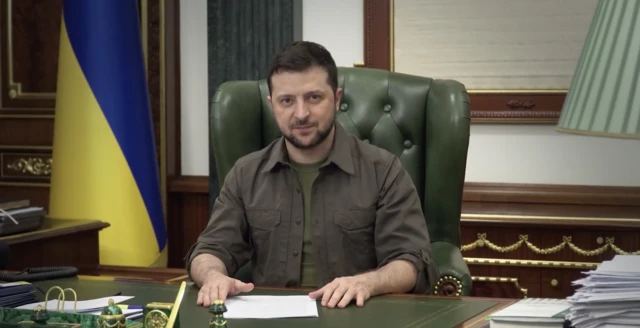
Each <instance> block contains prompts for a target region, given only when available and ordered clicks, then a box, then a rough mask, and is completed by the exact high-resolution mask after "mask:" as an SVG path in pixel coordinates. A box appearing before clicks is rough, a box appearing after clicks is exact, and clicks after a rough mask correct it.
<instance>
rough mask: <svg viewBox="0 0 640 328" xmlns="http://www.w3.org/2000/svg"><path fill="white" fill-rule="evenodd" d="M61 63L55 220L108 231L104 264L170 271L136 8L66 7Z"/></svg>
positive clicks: (121, 2)
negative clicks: (86, 222)
mask: <svg viewBox="0 0 640 328" xmlns="http://www.w3.org/2000/svg"><path fill="white" fill-rule="evenodd" d="M59 56H60V57H59V66H58V87H57V100H56V111H55V123H54V124H55V125H54V141H53V171H52V175H51V193H50V194H51V196H50V204H49V205H50V209H49V214H50V216H51V217H56V218H66V219H80V218H82V219H99V220H102V221H105V222H108V223H110V224H111V226H110V227H108V228H106V229H104V230H103V231H101V232H100V263H101V264H106V265H127V266H151V265H158V263H162V262H165V261H166V259H165V258H166V255H165V254H166V245H167V242H166V230H165V229H166V228H165V222H164V217H163V208H162V198H161V193H160V183H159V174H158V165H157V161H156V151H155V149H154V148H155V147H154V145H155V143H154V135H153V127H152V120H151V112H150V105H149V93H148V90H147V84H146V71H145V65H144V57H143V49H142V41H141V28H140V22H139V13H138V7H137V1H135V0H65V1H64V6H63V14H62V27H61V35H60V53H59ZM78 251H79V252H82V250H81V249H79V250H78ZM160 265H166V264H160Z"/></svg>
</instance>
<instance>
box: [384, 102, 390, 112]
mask: <svg viewBox="0 0 640 328" xmlns="http://www.w3.org/2000/svg"><path fill="white" fill-rule="evenodd" d="M382 110H384V112H385V113H388V112H390V111H391V105H389V104H387V105H384V108H382Z"/></svg>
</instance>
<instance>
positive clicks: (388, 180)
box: [375, 156, 439, 294]
mask: <svg viewBox="0 0 640 328" xmlns="http://www.w3.org/2000/svg"><path fill="white" fill-rule="evenodd" d="M383 177H384V180H383V182H382V188H381V191H380V198H379V201H378V210H377V213H376V230H375V231H376V232H375V244H376V254H377V257H378V259H379V267H382V266H384V265H386V264H388V263H389V262H391V261H395V260H405V261H408V262H410V263H411V264H413V265H414V267H415V268H416V270H417V272H418V275H417V280H416V285H415V286H414V289H413V291H412V293H416V294H430V293H431V290H432V287H433V286H434V284H435V283H436V281H438V278H439V277H438V272H437V269H436V266H435V263H433V261H432V255H431V252H432V250H431V243H430V239H429V231H428V229H427V223H426V220H425V217H424V214H423V211H422V206H421V202H420V197H419V195H418V193H417V191H416V188H415V185H414V184H413V180H411V176H409V174H408V173H407V172H406V170H405V169H404V167H403V166H402V163H400V160H399V159H398V158H397V157H395V156H394V157H393V159H392V160H391V162H390V164H389V165H388V166H387V169H386V172H385V174H384V175H383Z"/></svg>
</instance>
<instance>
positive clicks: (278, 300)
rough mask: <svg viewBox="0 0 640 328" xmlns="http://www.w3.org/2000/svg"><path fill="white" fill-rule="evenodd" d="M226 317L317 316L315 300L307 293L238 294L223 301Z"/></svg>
mask: <svg viewBox="0 0 640 328" xmlns="http://www.w3.org/2000/svg"><path fill="white" fill-rule="evenodd" d="M225 305H226V307H227V312H225V313H224V317H225V318H227V319H272V318H305V317H318V306H317V304H316V300H314V299H311V298H309V296H307V295H300V296H298V295H293V296H264V295H255V296H253V295H238V296H232V297H230V298H227V300H226V301H225Z"/></svg>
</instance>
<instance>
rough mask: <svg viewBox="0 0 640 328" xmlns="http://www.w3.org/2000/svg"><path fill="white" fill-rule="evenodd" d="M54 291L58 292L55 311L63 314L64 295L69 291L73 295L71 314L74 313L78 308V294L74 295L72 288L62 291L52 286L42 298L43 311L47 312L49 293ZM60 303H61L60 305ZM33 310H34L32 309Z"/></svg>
mask: <svg viewBox="0 0 640 328" xmlns="http://www.w3.org/2000/svg"><path fill="white" fill-rule="evenodd" d="M54 290H59V291H60V294H58V303H57V305H56V311H57V312H64V303H65V299H66V297H65V295H66V292H67V291H70V292H71V293H72V294H73V297H74V300H73V313H76V308H77V306H78V294H76V291H75V290H73V289H72V288H65V289H62V288H61V287H59V286H53V287H51V288H49V290H47V294H46V295H45V296H44V309H45V310H47V303H48V302H49V293H51V292H52V291H54ZM60 302H62V303H60ZM34 310H35V309H34Z"/></svg>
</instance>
